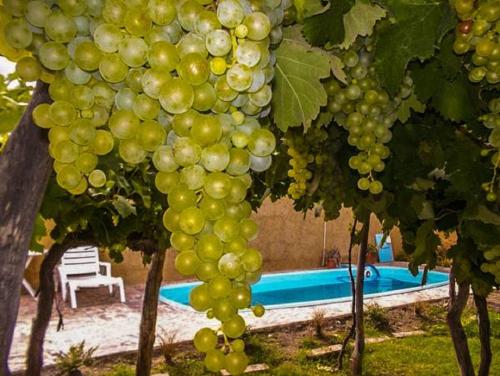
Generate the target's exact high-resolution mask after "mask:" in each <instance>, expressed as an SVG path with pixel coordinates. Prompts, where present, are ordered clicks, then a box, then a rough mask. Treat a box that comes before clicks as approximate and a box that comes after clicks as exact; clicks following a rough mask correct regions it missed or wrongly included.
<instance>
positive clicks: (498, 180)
mask: <svg viewBox="0 0 500 376" xmlns="http://www.w3.org/2000/svg"><path fill="white" fill-rule="evenodd" d="M488 107H489V110H490V112H489V113H487V114H484V115H482V116H481V117H480V118H479V120H481V121H482V122H483V124H484V126H485V127H487V128H489V129H491V134H490V141H491V143H492V144H493V145H495V146H497V147H496V148H491V149H484V150H482V151H481V155H482V156H483V157H488V156H490V154H491V157H490V160H491V164H492V165H493V176H492V178H491V180H490V181H489V182H485V183H483V184H482V187H483V189H484V190H485V191H486V199H487V200H488V201H490V202H496V201H497V199H498V193H499V191H500V177H499V175H498V171H499V169H500V150H499V148H498V140H497V139H498V137H499V136H498V135H500V98H496V99H493V100H491V101H490V103H489V104H488Z"/></svg>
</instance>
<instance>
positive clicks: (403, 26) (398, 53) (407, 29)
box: [374, 0, 450, 95]
mask: <svg viewBox="0 0 500 376" xmlns="http://www.w3.org/2000/svg"><path fill="white" fill-rule="evenodd" d="M383 3H384V4H385V5H387V6H388V7H389V9H390V10H391V11H392V14H393V15H394V18H395V21H394V22H393V23H392V24H389V25H387V26H386V27H384V28H382V29H381V30H380V33H379V35H378V38H377V41H376V50H375V59H374V66H375V69H376V71H377V74H378V76H379V79H380V81H381V83H382V85H383V86H384V87H385V88H386V89H387V90H388V91H389V93H390V94H391V95H394V94H396V93H397V91H398V89H399V86H400V84H401V82H402V80H403V77H404V73H405V70H406V67H407V65H408V63H409V62H410V61H411V60H413V59H415V58H418V59H419V60H421V61H423V60H426V59H428V58H430V57H431V56H432V55H433V54H434V49H435V44H436V41H438V40H439V39H440V38H441V37H442V35H440V29H439V27H440V24H441V23H442V20H443V19H444V18H445V17H446V15H447V13H448V12H450V9H449V6H448V1H447V0H439V1H436V0H384V1H383Z"/></svg>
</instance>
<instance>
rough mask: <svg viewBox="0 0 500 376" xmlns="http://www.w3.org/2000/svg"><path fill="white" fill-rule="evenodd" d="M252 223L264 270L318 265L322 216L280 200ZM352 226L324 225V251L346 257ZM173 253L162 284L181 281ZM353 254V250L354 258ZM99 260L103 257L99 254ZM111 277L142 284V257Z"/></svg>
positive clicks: (345, 222) (129, 255)
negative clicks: (256, 230) (333, 250)
mask: <svg viewBox="0 0 500 376" xmlns="http://www.w3.org/2000/svg"><path fill="white" fill-rule="evenodd" d="M253 218H254V220H255V221H256V222H257V223H258V224H259V229H260V232H259V236H258V238H257V239H256V240H254V241H253V242H252V245H253V246H255V247H257V248H259V249H260V250H261V252H262V254H263V256H264V271H276V270H294V269H312V268H318V267H320V265H321V257H322V252H323V236H324V221H323V217H319V218H315V217H314V214H313V212H312V211H309V212H308V213H307V215H306V216H305V217H304V214H303V213H298V212H296V211H295V210H294V209H293V207H292V201H290V200H288V199H281V200H279V201H277V202H274V203H272V202H271V201H270V200H267V201H265V202H264V204H263V205H262V207H261V208H260V209H259V211H258V212H257V213H253ZM351 224H352V214H351V211H350V210H348V209H343V210H342V212H341V215H340V217H339V218H338V219H336V220H334V221H329V222H327V223H326V245H327V249H328V248H332V246H335V247H338V248H339V249H340V251H341V253H342V255H343V258H344V259H346V258H347V250H348V247H349V227H350V225H351ZM380 231H381V227H380V223H379V222H378V221H377V220H376V218H375V217H373V218H372V223H371V228H370V242H372V243H373V241H374V236H375V233H376V232H380ZM391 238H392V241H393V248H394V250H395V252H396V253H398V252H401V236H400V234H399V232H398V231H397V230H396V231H393V232H392V233H391ZM175 254H176V252H175V251H173V250H169V251H168V252H167V261H166V265H165V268H164V281H178V280H181V279H183V278H182V276H181V275H179V274H178V273H177V272H176V271H175V268H174V259H175ZM356 254H357V252H356V250H355V252H354V255H356ZM102 258H103V260H105V259H106V256H105V255H103V257H102ZM39 259H40V258H37V259H36V260H34V262H33V263H32V265H31V266H30V268H29V269H28V271H27V277H28V279H29V280H30V281H33V283H34V284H35V285H36V280H37V278H36V274H37V270H38V268H39V264H40V262H41V260H39ZM112 270H113V275H115V276H121V277H123V278H124V279H125V283H126V284H129V285H130V284H139V283H143V282H144V280H145V277H146V273H147V267H146V266H144V265H143V264H142V257H141V255H140V254H139V253H136V252H125V253H124V261H123V262H122V263H120V264H114V265H113V267H112Z"/></svg>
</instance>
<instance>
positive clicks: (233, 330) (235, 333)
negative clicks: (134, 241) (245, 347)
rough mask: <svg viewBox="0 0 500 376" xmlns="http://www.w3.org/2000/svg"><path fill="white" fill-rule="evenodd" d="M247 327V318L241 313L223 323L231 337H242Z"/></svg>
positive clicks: (227, 334) (223, 328)
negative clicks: (244, 318)
mask: <svg viewBox="0 0 500 376" xmlns="http://www.w3.org/2000/svg"><path fill="white" fill-rule="evenodd" d="M245 328H246V326H245V320H243V318H242V317H241V316H240V315H234V317H232V318H230V319H229V320H226V321H224V322H223V323H222V331H223V332H224V334H225V335H226V336H227V337H229V338H238V337H241V336H242V335H243V333H244V332H245ZM245 368H246V365H245Z"/></svg>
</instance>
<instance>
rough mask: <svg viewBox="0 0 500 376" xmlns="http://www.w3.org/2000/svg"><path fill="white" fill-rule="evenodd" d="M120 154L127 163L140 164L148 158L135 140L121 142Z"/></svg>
mask: <svg viewBox="0 0 500 376" xmlns="http://www.w3.org/2000/svg"><path fill="white" fill-rule="evenodd" d="M118 154H119V155H120V157H121V158H122V159H123V160H124V161H125V162H127V163H130V164H138V163H141V162H142V161H144V159H145V158H146V151H145V150H144V149H143V148H142V147H141V144H140V143H139V142H138V141H137V140H135V139H126V140H125V139H123V140H120V144H119V146H118Z"/></svg>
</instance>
